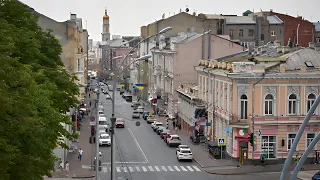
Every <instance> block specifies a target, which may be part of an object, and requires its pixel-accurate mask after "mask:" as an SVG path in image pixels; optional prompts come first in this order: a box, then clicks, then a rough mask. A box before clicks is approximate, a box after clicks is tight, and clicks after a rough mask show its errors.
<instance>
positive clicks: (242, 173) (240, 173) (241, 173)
mask: <svg viewBox="0 0 320 180" xmlns="http://www.w3.org/2000/svg"><path fill="white" fill-rule="evenodd" d="M205 171H206V173H208V174H217V175H244V174H251V173H254V172H239V173H223V172H221V173H217V172H210V171H208V170H205ZM255 173H261V172H255Z"/></svg>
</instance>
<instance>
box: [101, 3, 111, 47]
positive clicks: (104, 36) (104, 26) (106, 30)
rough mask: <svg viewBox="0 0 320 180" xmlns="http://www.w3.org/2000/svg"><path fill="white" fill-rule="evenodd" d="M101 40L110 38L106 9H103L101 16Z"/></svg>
mask: <svg viewBox="0 0 320 180" xmlns="http://www.w3.org/2000/svg"><path fill="white" fill-rule="evenodd" d="M102 19H103V24H102V41H108V40H110V27H109V16H108V12H107V9H105V12H104V16H103V17H102Z"/></svg>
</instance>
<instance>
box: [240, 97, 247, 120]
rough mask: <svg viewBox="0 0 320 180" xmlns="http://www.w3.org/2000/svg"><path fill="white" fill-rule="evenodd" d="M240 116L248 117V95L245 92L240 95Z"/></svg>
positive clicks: (242, 117)
mask: <svg viewBox="0 0 320 180" xmlns="http://www.w3.org/2000/svg"><path fill="white" fill-rule="evenodd" d="M240 118H241V119H248V97H247V96H246V95H244V94H243V95H241V97H240Z"/></svg>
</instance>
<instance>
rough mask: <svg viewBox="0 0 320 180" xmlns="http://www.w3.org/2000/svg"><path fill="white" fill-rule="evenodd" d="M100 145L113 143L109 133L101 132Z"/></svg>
mask: <svg viewBox="0 0 320 180" xmlns="http://www.w3.org/2000/svg"><path fill="white" fill-rule="evenodd" d="M99 145H100V146H103V145H107V146H110V145H111V138H110V136H109V134H106V133H105V134H100V137H99Z"/></svg>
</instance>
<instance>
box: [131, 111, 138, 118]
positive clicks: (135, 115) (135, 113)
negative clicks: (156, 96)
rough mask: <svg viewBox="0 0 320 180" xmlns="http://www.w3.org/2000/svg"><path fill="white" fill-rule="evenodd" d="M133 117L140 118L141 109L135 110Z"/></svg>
mask: <svg viewBox="0 0 320 180" xmlns="http://www.w3.org/2000/svg"><path fill="white" fill-rule="evenodd" d="M132 118H138V119H140V112H139V111H133V113H132Z"/></svg>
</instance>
